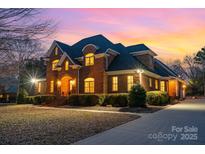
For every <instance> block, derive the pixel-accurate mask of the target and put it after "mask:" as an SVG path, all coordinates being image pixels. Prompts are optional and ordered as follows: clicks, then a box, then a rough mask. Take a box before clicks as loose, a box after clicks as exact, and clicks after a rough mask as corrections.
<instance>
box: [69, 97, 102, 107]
mask: <svg viewBox="0 0 205 154" xmlns="http://www.w3.org/2000/svg"><path fill="white" fill-rule="evenodd" d="M98 101H99V97H98V96H97V95H71V96H69V98H68V104H69V105H72V106H95V105H97V104H98Z"/></svg>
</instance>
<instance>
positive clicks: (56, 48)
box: [55, 47, 58, 56]
mask: <svg viewBox="0 0 205 154" xmlns="http://www.w3.org/2000/svg"><path fill="white" fill-rule="evenodd" d="M55 55H56V56H57V55H58V47H55Z"/></svg>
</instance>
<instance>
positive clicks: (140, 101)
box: [128, 84, 146, 107]
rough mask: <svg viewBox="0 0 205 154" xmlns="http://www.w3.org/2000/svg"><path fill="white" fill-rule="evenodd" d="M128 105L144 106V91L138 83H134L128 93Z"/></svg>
mask: <svg viewBox="0 0 205 154" xmlns="http://www.w3.org/2000/svg"><path fill="white" fill-rule="evenodd" d="M128 100H129V106H130V107H146V91H145V89H144V88H143V87H142V86H141V85H140V84H136V85H134V86H133V87H132V88H131V90H130V92H129V95H128Z"/></svg>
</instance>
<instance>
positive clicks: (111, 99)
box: [99, 95, 128, 107]
mask: <svg viewBox="0 0 205 154" xmlns="http://www.w3.org/2000/svg"><path fill="white" fill-rule="evenodd" d="M99 104H100V105H101V106H107V105H112V106H113V107H126V106H128V99H127V95H106V96H100V97H99Z"/></svg>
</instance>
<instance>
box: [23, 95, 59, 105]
mask: <svg viewBox="0 0 205 154" xmlns="http://www.w3.org/2000/svg"><path fill="white" fill-rule="evenodd" d="M55 99H56V97H55V96H51V95H38V96H27V97H25V98H24V101H23V102H24V103H27V104H34V105H41V104H42V103H47V102H52V101H53V100H55Z"/></svg>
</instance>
